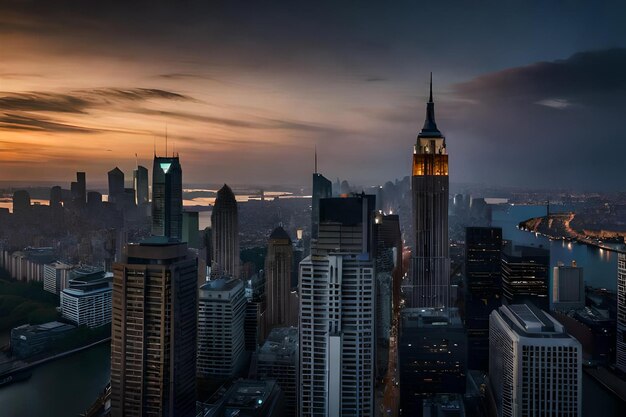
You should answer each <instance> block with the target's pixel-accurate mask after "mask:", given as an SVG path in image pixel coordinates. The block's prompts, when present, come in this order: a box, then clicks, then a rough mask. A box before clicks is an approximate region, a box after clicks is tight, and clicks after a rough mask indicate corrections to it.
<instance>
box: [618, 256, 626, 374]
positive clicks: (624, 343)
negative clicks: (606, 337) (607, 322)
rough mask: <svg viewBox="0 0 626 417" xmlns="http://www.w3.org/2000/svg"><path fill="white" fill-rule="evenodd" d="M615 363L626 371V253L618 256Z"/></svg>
mask: <svg viewBox="0 0 626 417" xmlns="http://www.w3.org/2000/svg"><path fill="white" fill-rule="evenodd" d="M615 365H616V366H617V368H618V369H619V370H620V371H622V372H626V254H624V253H620V254H618V257H617V346H616V351H615Z"/></svg>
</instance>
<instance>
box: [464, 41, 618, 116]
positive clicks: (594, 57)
mask: <svg viewBox="0 0 626 417" xmlns="http://www.w3.org/2000/svg"><path fill="white" fill-rule="evenodd" d="M453 91H454V93H455V94H456V95H457V96H459V97H461V98H465V99H469V100H473V101H476V102H516V103H527V104H531V103H538V104H542V105H544V106H548V107H558V108H565V107H568V106H569V104H571V103H583V104H585V103H588V104H592V103H593V104H601V102H602V101H603V100H605V99H606V98H607V96H611V97H616V96H619V95H621V94H623V93H624V92H626V49H624V48H614V49H605V50H598V51H588V52H580V53H577V54H574V55H572V56H570V57H569V58H567V59H562V60H556V61H550V62H537V63H534V64H532V65H527V66H523V67H517V68H511V69H507V70H504V71H498V72H493V73H489V74H486V75H483V76H480V77H477V78H475V79H473V80H470V81H468V82H465V83H460V84H456V85H455V86H454V88H453ZM555 97H558V99H555ZM550 100H552V101H550ZM555 100H556V101H555ZM565 103H568V104H567V105H564V104H565Z"/></svg>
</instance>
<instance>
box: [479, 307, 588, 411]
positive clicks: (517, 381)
mask: <svg viewBox="0 0 626 417" xmlns="http://www.w3.org/2000/svg"><path fill="white" fill-rule="evenodd" d="M489 379H490V383H491V389H492V392H493V396H494V399H495V403H496V409H497V412H498V416H499V417H522V416H554V417H580V416H581V415H582V409H581V404H582V352H581V346H580V343H579V342H578V341H577V340H576V339H574V338H573V337H571V336H570V335H569V334H567V333H566V332H565V329H564V327H563V326H562V325H561V324H560V323H559V322H558V321H556V320H555V319H554V318H553V317H551V316H550V315H548V314H546V313H544V312H543V311H541V310H539V309H538V308H537V307H535V306H534V305H527V304H513V305H508V306H502V307H500V308H498V309H497V310H494V311H493V312H492V313H491V316H490V318H489Z"/></svg>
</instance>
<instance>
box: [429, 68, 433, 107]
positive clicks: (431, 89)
mask: <svg viewBox="0 0 626 417" xmlns="http://www.w3.org/2000/svg"><path fill="white" fill-rule="evenodd" d="M428 101H429V102H430V103H432V102H433V72H432V71H431V72H430V98H429V100H428Z"/></svg>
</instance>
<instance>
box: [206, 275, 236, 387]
mask: <svg viewBox="0 0 626 417" xmlns="http://www.w3.org/2000/svg"><path fill="white" fill-rule="evenodd" d="M245 314H246V298H245V296H244V288H243V282H242V281H241V280H240V279H231V278H218V279H214V280H212V281H208V282H207V283H205V284H204V285H202V286H201V287H200V290H199V297H198V365H197V366H198V376H201V377H203V378H213V379H224V380H226V379H228V378H232V377H234V376H235V375H236V374H237V372H238V371H239V370H240V368H241V365H242V360H243V358H244V352H245V346H244V343H245V340H244V318H245Z"/></svg>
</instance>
